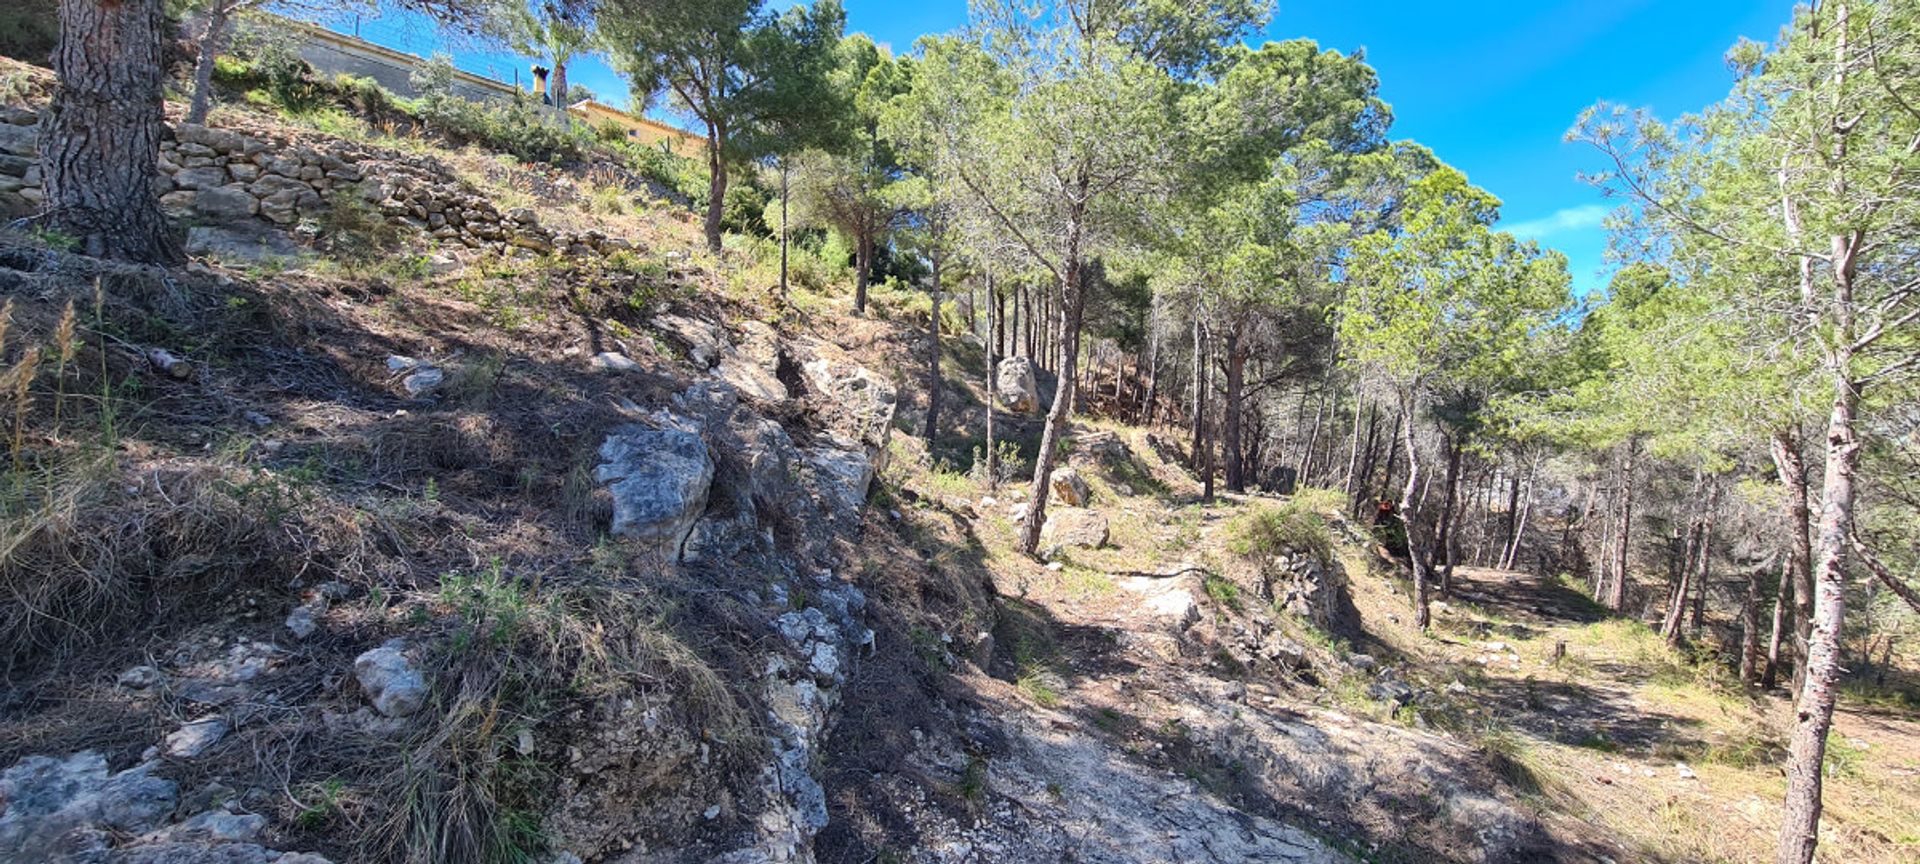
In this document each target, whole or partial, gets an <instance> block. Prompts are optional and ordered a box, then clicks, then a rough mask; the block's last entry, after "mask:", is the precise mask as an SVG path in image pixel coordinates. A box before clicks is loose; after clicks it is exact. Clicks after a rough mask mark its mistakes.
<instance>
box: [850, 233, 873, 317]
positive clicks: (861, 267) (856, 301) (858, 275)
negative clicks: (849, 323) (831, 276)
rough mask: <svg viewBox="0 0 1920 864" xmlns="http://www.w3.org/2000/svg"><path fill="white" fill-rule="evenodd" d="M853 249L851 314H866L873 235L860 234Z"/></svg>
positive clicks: (871, 264) (871, 268) (871, 269)
mask: <svg viewBox="0 0 1920 864" xmlns="http://www.w3.org/2000/svg"><path fill="white" fill-rule="evenodd" d="M853 245H854V249H853V314H855V315H865V314H867V281H868V280H869V279H870V278H871V276H870V274H871V273H872V272H873V235H871V234H862V235H860V238H859V239H858V240H855V241H854V244H853Z"/></svg>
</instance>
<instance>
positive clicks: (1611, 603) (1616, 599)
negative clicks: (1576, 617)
mask: <svg viewBox="0 0 1920 864" xmlns="http://www.w3.org/2000/svg"><path fill="white" fill-rule="evenodd" d="M1639 450H1640V442H1638V441H1635V440H1629V441H1628V442H1627V444H1626V453H1625V455H1624V456H1623V457H1622V462H1621V467H1620V523H1619V526H1618V527H1619V531H1620V533H1619V536H1618V537H1617V538H1616V539H1615V540H1614V544H1613V555H1614V558H1613V581H1612V582H1611V583H1609V584H1608V585H1607V596H1606V600H1605V601H1604V602H1605V603H1606V606H1607V608H1608V609H1611V610H1613V611H1615V612H1618V611H1620V610H1621V609H1623V608H1625V607H1626V605H1627V565H1628V564H1629V557H1628V554H1627V553H1628V551H1629V549H1630V547H1631V546H1632V541H1633V469H1634V461H1635V457H1636V456H1638V455H1639Z"/></svg>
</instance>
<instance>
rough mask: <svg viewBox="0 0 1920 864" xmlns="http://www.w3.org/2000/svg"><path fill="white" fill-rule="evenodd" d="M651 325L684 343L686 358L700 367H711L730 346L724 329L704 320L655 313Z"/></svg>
mask: <svg viewBox="0 0 1920 864" xmlns="http://www.w3.org/2000/svg"><path fill="white" fill-rule="evenodd" d="M653 326H654V327H656V328H658V329H659V330H661V331H662V332H665V333H666V334H667V335H669V336H672V337H673V338H674V339H675V340H677V341H679V342H680V344H682V345H685V346H686V347H687V359H689V360H692V361H693V365H695V366H698V367H700V368H702V369H712V368H713V366H714V364H716V363H718V362H720V358H721V357H722V356H724V355H725V354H726V352H727V351H728V350H729V349H730V348H731V347H732V346H731V345H730V344H728V342H727V333H726V331H725V330H722V329H720V328H719V327H718V326H716V325H713V324H709V323H707V322H705V321H698V320H695V319H692V318H684V317H681V316H679V315H656V316H654V318H653Z"/></svg>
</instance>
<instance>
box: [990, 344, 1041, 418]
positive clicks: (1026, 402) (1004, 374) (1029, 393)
mask: <svg viewBox="0 0 1920 864" xmlns="http://www.w3.org/2000/svg"><path fill="white" fill-rule="evenodd" d="M993 375H994V378H993V389H994V393H995V394H996V395H998V396H999V398H1000V404H1001V406H1002V407H1005V408H1006V409H1007V410H1008V411H1018V412H1020V413H1022V414H1031V413H1034V412H1036V411H1038V410H1040V383H1039V381H1038V380H1037V379H1036V378H1035V376H1034V374H1033V361H1032V360H1030V359H1028V358H1026V357H1008V358H1005V359H1003V360H1001V361H1000V366H999V368H997V369H995V370H994V373H993Z"/></svg>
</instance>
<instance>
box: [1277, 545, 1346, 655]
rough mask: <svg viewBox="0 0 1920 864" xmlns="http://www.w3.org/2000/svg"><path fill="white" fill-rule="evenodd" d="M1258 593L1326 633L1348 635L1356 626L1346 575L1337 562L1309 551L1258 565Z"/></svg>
mask: <svg viewBox="0 0 1920 864" xmlns="http://www.w3.org/2000/svg"><path fill="white" fill-rule="evenodd" d="M1260 577H1261V592H1262V593H1263V594H1264V595H1265V599H1267V600H1269V601H1271V602H1272V604H1273V606H1274V608H1277V609H1280V610H1282V611H1285V612H1287V613H1289V614H1293V615H1298V616H1300V617H1302V618H1305V619H1307V620H1309V621H1312V622H1313V624H1314V626H1316V627H1318V628H1320V629H1321V630H1323V631H1326V632H1328V633H1335V634H1340V635H1350V634H1352V633H1353V632H1355V631H1356V630H1357V629H1358V627H1359V612H1357V611H1356V610H1355V609H1354V608H1353V598H1352V596H1351V595H1350V594H1349V592H1348V590H1347V579H1346V575H1345V574H1344V573H1342V572H1341V571H1340V569H1339V567H1338V565H1333V564H1329V563H1328V562H1325V561H1322V560H1320V557H1319V556H1318V555H1316V554H1314V553H1313V552H1310V551H1308V550H1304V549H1301V550H1292V551H1288V552H1283V553H1281V554H1279V555H1275V556H1273V557H1272V558H1271V559H1269V560H1268V561H1267V562H1266V564H1265V565H1264V566H1263V567H1261V570H1260Z"/></svg>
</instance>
